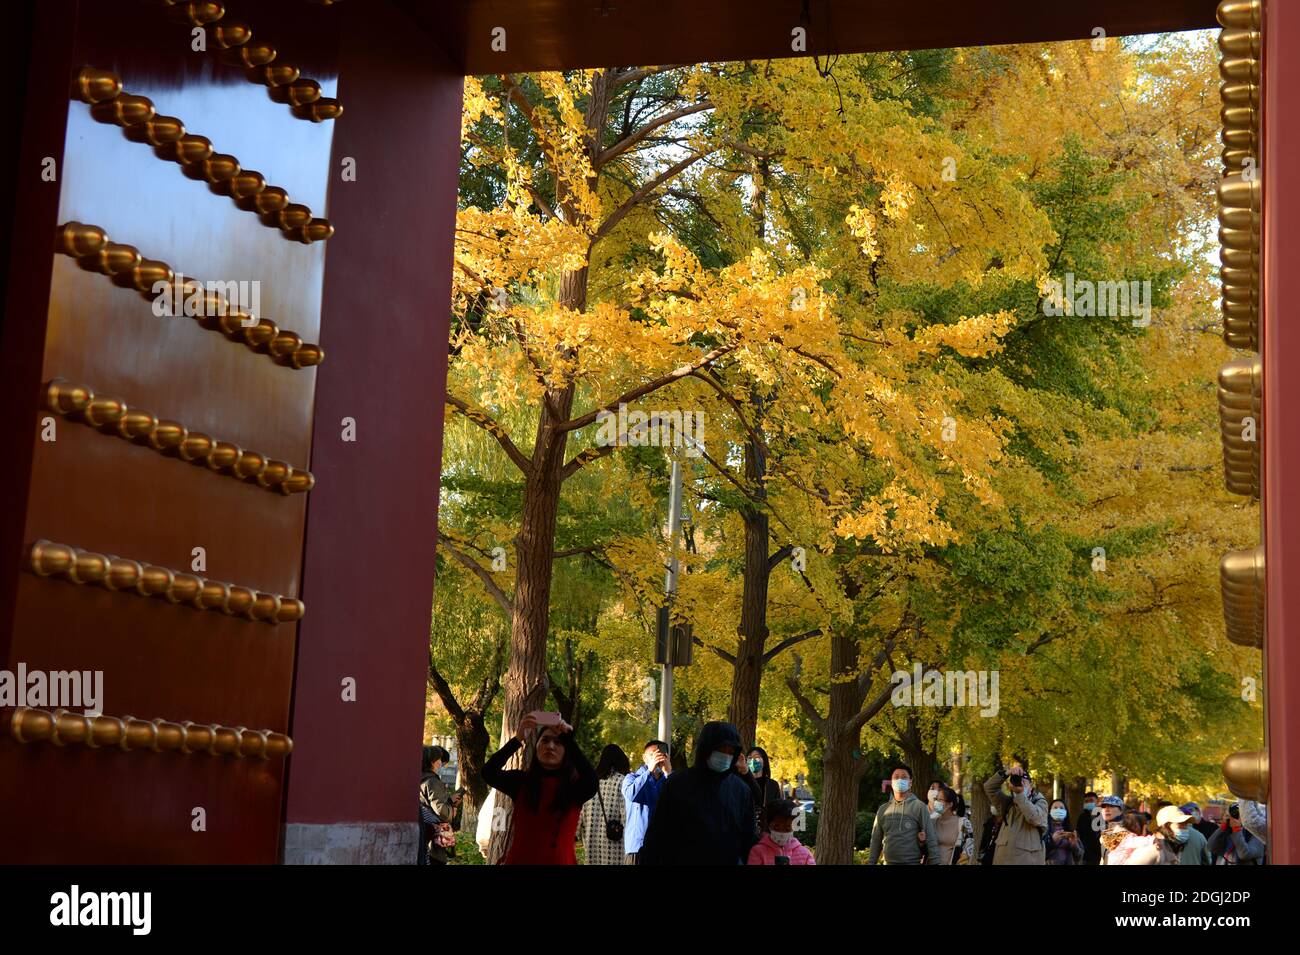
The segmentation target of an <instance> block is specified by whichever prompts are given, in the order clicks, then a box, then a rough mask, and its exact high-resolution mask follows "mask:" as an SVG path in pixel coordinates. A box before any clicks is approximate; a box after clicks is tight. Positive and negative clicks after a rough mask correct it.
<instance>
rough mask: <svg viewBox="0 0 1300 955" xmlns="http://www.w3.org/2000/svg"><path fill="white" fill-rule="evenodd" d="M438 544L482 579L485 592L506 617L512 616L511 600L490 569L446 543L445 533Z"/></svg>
mask: <svg viewBox="0 0 1300 955" xmlns="http://www.w3.org/2000/svg"><path fill="white" fill-rule="evenodd" d="M438 546H439V547H443V548H446V550H447V552H448V553H449V554H451V556H452V557H454V558H456V560H457V561H459V562H460V563H461V564H463V565H464V566H465V567H466V568H467V569H468V570H469V571H470V572H471V573H473V574H474V576H475V577H477V578H478V579H479V580H480V581H482V583H483V586H484V587H485V588H486V589H487V592H488V593H489V594H491V596H492V599H493V600H495V601H496V602H497V605H498V606H499V607H500V608H501V609H502V610H503V611H505V615H506V617H513V616H514V612H515V608H514V603H513V601H511V599H510V598H509V597H508V596H506V592H505V591H504V590H502V589H501V587H500V586H499V585H498V584H497V582H496V581H495V580H493V579H492V573H491V571H489V570H487V569H485V568H484V567H483V565H482V564H480V563H479V562H478V561H476V560H475V559H474V558H473V557H470V556H469V555H468V554H466V553H465V552H464V551H461V550H460V549H458V548H457V547H455V546H453V545H452V544H450V543H448V542H447V538H446V536H445V535H444V536H443V538H442V540H440V541H439V542H438Z"/></svg>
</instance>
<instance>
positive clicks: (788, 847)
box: [749, 799, 817, 865]
mask: <svg viewBox="0 0 1300 955" xmlns="http://www.w3.org/2000/svg"><path fill="white" fill-rule="evenodd" d="M794 814H795V813H794V803H793V802H791V801H790V800H789V799H777V800H774V801H773V802H771V803H768V806H767V822H768V826H769V827H770V828H769V829H768V831H767V832H765V833H763V836H762V838H761V839H759V840H758V842H756V843H754V848H752V849H750V850H749V864H750V865H816V864H817V861H816V860H815V859H814V858H813V854H812V853H811V852H809V851H808V847H807V846H805V845H803V844H802V843H801V842H800V841H799V840H798V839H796V838H795V835H794Z"/></svg>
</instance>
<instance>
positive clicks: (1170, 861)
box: [1128, 804, 1200, 865]
mask: <svg viewBox="0 0 1300 955" xmlns="http://www.w3.org/2000/svg"><path fill="white" fill-rule="evenodd" d="M1194 821H1195V820H1194V819H1192V817H1191V815H1190V814H1189V813H1185V812H1183V811H1182V810H1181V809H1179V808H1178V807H1177V806H1174V805H1172V804H1170V805H1166V806H1163V807H1161V809H1160V810H1159V811H1158V812H1157V813H1156V831H1155V837H1154V838H1155V842H1154V844H1153V845H1152V846H1151V847H1150V848H1145V849H1140V850H1138V851H1137V852H1135V853H1133V855H1132V856H1131V857H1130V858H1129V862H1128V864H1129V865H1181V864H1182V861H1183V860H1182V857H1183V856H1184V855H1186V854H1187V853H1188V852H1190V851H1191V845H1192V843H1191V839H1192V836H1200V833H1199V832H1197V831H1196V830H1195V829H1194V828H1192V823H1193V822H1194Z"/></svg>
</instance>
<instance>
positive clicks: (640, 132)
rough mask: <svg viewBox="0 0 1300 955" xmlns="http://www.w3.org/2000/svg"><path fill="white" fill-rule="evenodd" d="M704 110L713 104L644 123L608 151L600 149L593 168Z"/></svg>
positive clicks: (660, 116) (684, 107)
mask: <svg viewBox="0 0 1300 955" xmlns="http://www.w3.org/2000/svg"><path fill="white" fill-rule="evenodd" d="M706 109H713V104H712V103H710V102H709V101H708V100H703V101H702V102H699V103H692V104H691V105H690V106H683V107H681V108H680V109H674V110H670V111H668V112H667V113H660V114H659V115H658V116H656V117H655V118H654V119H652V120H651V121H650V122H648V123H646V124H645V125H644V126H642V127H641V128H640V129H637V130H634V131H633V132H632V133H631V134H630V135H628V136H626V137H624V138H623V139H622V140H620V141H619V142H617V143H615V144H614V145H613V146H610V147H609V148H608V149H602V150H601V151H600V153H599V154H598V155H597V157H596V162H595V167H596V168H597V169H599V168H600V167H601V166H603V165H604V164H605V163H607V162H609V161H610V160H611V159H615V158H617V157H618V156H621V155H622V154H623V153H625V152H627V151H628V150H629V149H631V148H632V147H633V146H635V145H636V144H637V143H639V142H641V140H643V139H645V138H646V137H647V136H649V135H650V134H651V133H653V132H654V131H655V130H656V129H660V128H662V127H664V126H667V125H668V124H669V123H673V122H676V121H677V120H679V119H682V118H684V117H686V116H690V115H692V114H694V113H702V112H704V111H705V110H706Z"/></svg>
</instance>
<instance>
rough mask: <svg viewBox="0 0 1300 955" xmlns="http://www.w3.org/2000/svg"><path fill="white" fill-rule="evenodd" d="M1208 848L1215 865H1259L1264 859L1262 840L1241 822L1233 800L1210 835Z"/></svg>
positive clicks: (1237, 808) (1239, 811) (1238, 808)
mask: <svg viewBox="0 0 1300 955" xmlns="http://www.w3.org/2000/svg"><path fill="white" fill-rule="evenodd" d="M1209 848H1210V855H1211V856H1212V857H1213V858H1214V864H1215V865H1261V864H1263V861H1264V842H1263V840H1261V839H1256V838H1255V837H1254V836H1252V835H1251V834H1250V831H1249V830H1248V829H1246V827H1245V826H1243V825H1242V824H1241V807H1240V806H1238V805H1237V803H1235V802H1234V803H1233V804H1232V805H1231V806H1229V807H1228V818H1226V819H1224V820H1223V825H1222V826H1220V827H1219V828H1218V829H1217V830H1216V831H1215V833H1214V835H1212V836H1210V846H1209Z"/></svg>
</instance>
